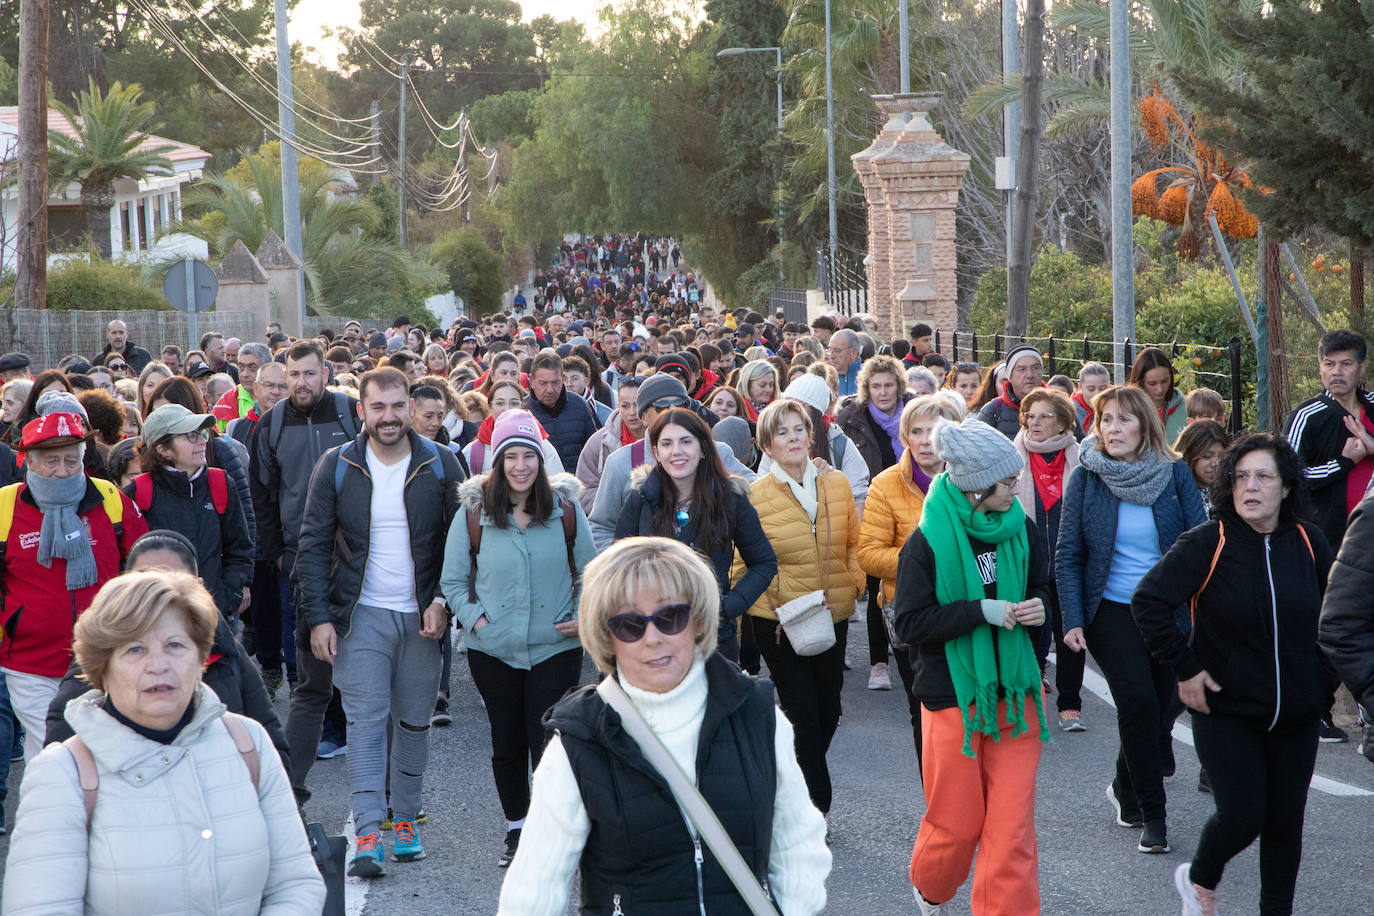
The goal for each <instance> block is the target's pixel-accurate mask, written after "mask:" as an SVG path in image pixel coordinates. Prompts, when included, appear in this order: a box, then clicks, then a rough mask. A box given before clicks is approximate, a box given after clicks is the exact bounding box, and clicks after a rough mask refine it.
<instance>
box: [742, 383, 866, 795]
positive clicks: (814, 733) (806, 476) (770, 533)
mask: <svg viewBox="0 0 1374 916" xmlns="http://www.w3.org/2000/svg"><path fill="white" fill-rule="evenodd" d="M813 435H814V433H813V430H812V426H811V415H810V412H809V411H808V410H807V408H806V406H805V405H804V404H802V403H801V402H800V401H794V400H792V399H790V398H784V399H782V400H779V401H775V402H773V403H772V404H769V405H768V406H767V407H766V408H764V411H763V413H761V414H759V427H758V441H759V447H760V448H762V449H763V450H764V452H765V453H767V455H768V457H769V458H771V459H772V461H773V466H772V468H771V470H770V471H769V472H768V473H767V474H765V475H763V476H761V477H759V479H758V480H756V481H755V482H754V483H753V484H752V485H751V490H750V502H752V503H753V504H754V509H755V511H757V512H758V514H759V521H760V522H761V523H762V525H763V531H764V534H765V535H767V537H768V541H769V543H771V544H772V545H773V550H774V552H775V553H776V554H777V556H778V574H777V576H776V577H775V578H774V579H773V583H772V584H771V585H770V586H769V587H768V588H767V589H766V590H765V591H764V593H763V596H762V597H761V598H759V600H758V601H756V602H754V605H753V607H751V608H750V609H749V614H748V616H747V617H746V618H745V621H744V625H745V626H746V627H749V628H750V630H751V631H752V633H753V637H754V643H755V645H757V646H758V648H759V651H760V652H761V653H762V654H763V660H764V661H765V662H767V663H768V674H769V676H770V677H771V678H772V679H773V683H774V685H775V686H776V687H777V689H778V702H779V703H780V704H781V706H782V709H783V712H785V713H787V718H788V719H790V720H791V721H792V724H793V726H795V728H796V731H797V741H796V752H797V762H798V763H799V764H800V765H801V769H802V773H803V774H805V776H806V785H807V787H808V788H809V789H810V792H811V800H812V802H814V803H815V805H816V807H817V808H819V809H820V810H821V812H822V813H826V812H828V811H829V810H830V800H831V788H830V770H829V768H828V767H827V766H826V762H825V755H826V751H828V750H829V748H830V741H831V739H832V738H834V737H835V727H836V726H837V725H839V722H840V688H841V687H842V686H843V682H844V648H845V643H846V641H847V634H848V630H849V618H850V617H852V616H853V615H854V599H855V597H856V596H857V595H858V593H859V592H860V591H861V590H862V589H863V587H864V583H865V577H864V573H863V570H862V569H860V568H859V555H858V543H859V516H858V508H857V506H856V505H855V503H854V493H853V491H852V490H851V489H850V486H849V479H848V478H847V477H845V475H844V474H843V473H841V472H840V471H836V470H826V471H825V472H824V473H821V472H820V471H819V470H817V468H816V465H815V464H814V463H813V462H812V459H811V444H812V436H813ZM827 467H828V465H827ZM742 574H743V566H742V564H741V563H739V562H736V563H735V568H734V569H733V570H732V571H731V579H733V580H735V581H738V580H739V578H740V576H741V575H742ZM817 590H823V592H824V601H825V604H826V606H827V607H828V608H829V611H830V620H831V622H832V623H833V624H834V627H835V644H834V645H833V646H831V647H830V648H829V649H826V650H825V651H824V652H821V653H820V654H819V655H798V654H797V653H796V651H795V650H794V649H793V648H792V642H791V640H790V639H788V636H787V633H786V632H785V631H784V630H783V628H782V625H781V624H780V623H779V622H778V611H777V609H778V608H779V607H781V606H782V605H784V604H787V603H788V602H789V601H793V600H795V599H797V598H803V597H805V596H807V595H809V594H812V593H814V592H816V591H817Z"/></svg>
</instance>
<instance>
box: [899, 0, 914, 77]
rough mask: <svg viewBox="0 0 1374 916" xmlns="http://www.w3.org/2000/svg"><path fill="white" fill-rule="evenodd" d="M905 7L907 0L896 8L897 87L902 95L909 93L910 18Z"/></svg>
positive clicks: (902, 1)
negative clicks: (898, 48) (897, 45)
mask: <svg viewBox="0 0 1374 916" xmlns="http://www.w3.org/2000/svg"><path fill="white" fill-rule="evenodd" d="M907 6H908V2H907V0H901V4H900V5H899V6H898V7H897V23H898V28H897V35H898V41H900V42H901V43H902V46H901V49H900V52H899V54H898V57H897V61H898V76H897V86H898V91H899V92H901V93H903V94H905V93H908V92H910V91H911V16H910V13H909V12H908V10H907Z"/></svg>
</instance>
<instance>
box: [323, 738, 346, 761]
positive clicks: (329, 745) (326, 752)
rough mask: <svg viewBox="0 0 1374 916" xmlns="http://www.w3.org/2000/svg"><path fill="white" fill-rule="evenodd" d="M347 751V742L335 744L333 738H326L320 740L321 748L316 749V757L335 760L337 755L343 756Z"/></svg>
mask: <svg viewBox="0 0 1374 916" xmlns="http://www.w3.org/2000/svg"><path fill="white" fill-rule="evenodd" d="M347 753H348V745H347V744H335V743H334V742H333V741H332V740H331V739H329V738H325V739H324V740H323V741H321V742H320V746H319V748H318V749H317V750H316V751H315V759H316V760H333V759H334V758H335V757H342V756H343V755H344V754H347Z"/></svg>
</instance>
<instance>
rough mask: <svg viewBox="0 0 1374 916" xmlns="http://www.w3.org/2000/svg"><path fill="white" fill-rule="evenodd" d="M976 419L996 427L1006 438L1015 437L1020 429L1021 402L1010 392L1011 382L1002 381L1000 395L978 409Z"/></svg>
mask: <svg viewBox="0 0 1374 916" xmlns="http://www.w3.org/2000/svg"><path fill="white" fill-rule="evenodd" d="M978 419H980V420H982V421H983V422H984V423H986V424H988V425H989V426H992V427H994V428H996V430H997V431H998V432H999V433H1001V434H1002V435H1004V436H1006V437H1007V438H1008V439H1015V438H1016V434H1017V433H1019V432H1020V431H1021V402H1020V401H1016V400H1015V395H1013V394H1012V393H1011V383H1010V382H1003V383H1002V395H1001V396H1000V397H996V398H993V399H992V400H991V401H988V402H987V403H986V404H984V405H983V409H982V410H980V411H978Z"/></svg>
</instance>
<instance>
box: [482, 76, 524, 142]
mask: <svg viewBox="0 0 1374 916" xmlns="http://www.w3.org/2000/svg"><path fill="white" fill-rule="evenodd" d="M538 98H539V90H538V89H513V90H511V91H510V92H501V93H498V94H496V95H489V96H485V97H484V98H480V99H478V100H477V101H476V102H474V103H473V105H472V125H473V126H472V130H473V133H474V134H475V135H476V136H477V138H478V139H479V140H481V141H482V142H484V143H507V144H510V145H511V146H516V145H518V144H519V143H521V142H523V141H525V140H529V139H532V138H533V137H534V103H535V101H536V100H537V99H538Z"/></svg>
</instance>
